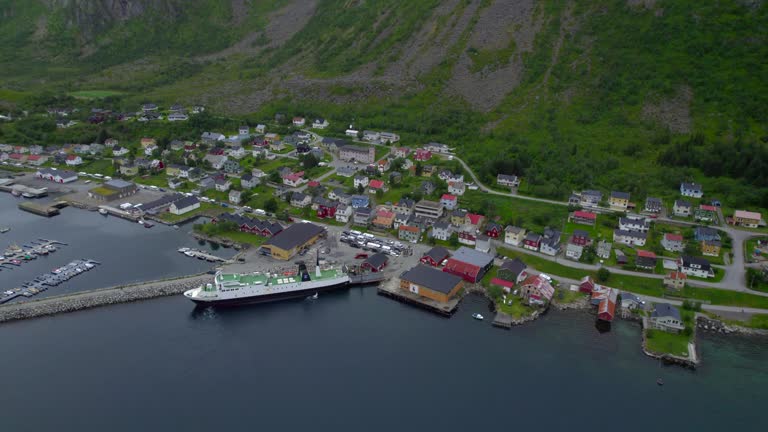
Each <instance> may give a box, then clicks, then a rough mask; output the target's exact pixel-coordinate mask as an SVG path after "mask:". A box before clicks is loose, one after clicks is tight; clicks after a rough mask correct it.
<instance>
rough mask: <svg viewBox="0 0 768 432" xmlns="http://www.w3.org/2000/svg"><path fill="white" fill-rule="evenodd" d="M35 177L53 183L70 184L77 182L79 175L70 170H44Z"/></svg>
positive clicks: (39, 171)
mask: <svg viewBox="0 0 768 432" xmlns="http://www.w3.org/2000/svg"><path fill="white" fill-rule="evenodd" d="M35 177H37V178H40V179H43V180H48V181H52V182H54V183H70V182H73V181H77V173H76V172H74V171H68V170H56V169H53V168H43V169H40V170H38V171H37V172H36V173H35Z"/></svg>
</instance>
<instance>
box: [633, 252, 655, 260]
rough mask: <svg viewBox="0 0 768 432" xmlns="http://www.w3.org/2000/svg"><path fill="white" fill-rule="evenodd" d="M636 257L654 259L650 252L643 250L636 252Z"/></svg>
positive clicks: (653, 254)
mask: <svg viewBox="0 0 768 432" xmlns="http://www.w3.org/2000/svg"><path fill="white" fill-rule="evenodd" d="M637 256H639V257H643V258H653V259H656V254H655V253H653V252H651V251H645V250H638V251H637Z"/></svg>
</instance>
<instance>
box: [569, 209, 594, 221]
mask: <svg viewBox="0 0 768 432" xmlns="http://www.w3.org/2000/svg"><path fill="white" fill-rule="evenodd" d="M573 217H577V218H581V219H591V220H595V219H597V215H596V214H594V213H592V212H588V211H583V210H576V211H575V212H573Z"/></svg>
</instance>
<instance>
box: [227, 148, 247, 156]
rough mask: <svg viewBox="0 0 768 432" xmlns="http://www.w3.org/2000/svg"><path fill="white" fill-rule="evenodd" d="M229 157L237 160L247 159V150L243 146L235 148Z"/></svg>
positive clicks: (230, 151)
mask: <svg viewBox="0 0 768 432" xmlns="http://www.w3.org/2000/svg"><path fill="white" fill-rule="evenodd" d="M229 155H230V156H232V157H233V158H235V159H242V158H244V157H245V149H244V148H243V147H242V146H235V147H232V148H231V149H230V150H229Z"/></svg>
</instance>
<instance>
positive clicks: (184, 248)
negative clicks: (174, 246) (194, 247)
mask: <svg viewBox="0 0 768 432" xmlns="http://www.w3.org/2000/svg"><path fill="white" fill-rule="evenodd" d="M177 252H179V253H184V252H189V248H188V247H183V248H179V249H178V250H177Z"/></svg>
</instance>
